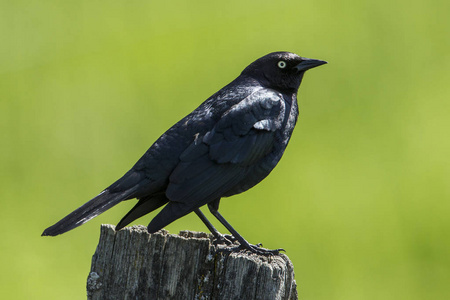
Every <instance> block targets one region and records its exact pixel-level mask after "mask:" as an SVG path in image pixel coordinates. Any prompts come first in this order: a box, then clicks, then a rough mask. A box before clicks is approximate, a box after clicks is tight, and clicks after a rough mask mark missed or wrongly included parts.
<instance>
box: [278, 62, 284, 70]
mask: <svg viewBox="0 0 450 300" xmlns="http://www.w3.org/2000/svg"><path fill="white" fill-rule="evenodd" d="M278 68H280V69H284V68H286V62H285V61H284V60H280V61H279V62H278Z"/></svg>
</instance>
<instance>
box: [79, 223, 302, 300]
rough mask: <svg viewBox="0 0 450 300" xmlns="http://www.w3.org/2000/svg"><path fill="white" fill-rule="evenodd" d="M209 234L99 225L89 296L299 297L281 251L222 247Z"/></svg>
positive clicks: (291, 270) (167, 297)
mask: <svg viewBox="0 0 450 300" xmlns="http://www.w3.org/2000/svg"><path fill="white" fill-rule="evenodd" d="M227 249H229V246H228V247H226V246H224V245H219V246H216V245H213V243H212V238H211V236H210V235H209V234H206V233H202V232H190V231H182V232H180V234H179V235H174V234H169V233H168V232H167V231H165V230H161V231H159V232H157V233H154V234H151V235H150V234H148V233H147V230H146V228H145V227H144V226H133V227H128V228H124V229H123V230H120V231H118V232H116V231H115V230H114V226H112V225H102V227H101V234H100V241H99V244H98V246H97V250H96V251H95V254H94V256H93V258H92V266H91V272H90V274H89V277H88V280H87V293H88V299H91V300H95V299H110V300H119V299H120V300H124V299H139V300H141V299H177V300H178V299H193V300H194V299H198V300H202V299H205V300H206V299H224V300H225V299H226V300H230V299H270V300H274V299H280V300H281V299H298V296H297V285H296V282H295V280H294V267H293V265H292V263H291V261H290V260H289V258H288V257H287V256H286V255H284V254H281V255H277V256H272V257H266V256H259V255H256V254H253V253H249V252H246V251H245V252H244V251H239V252H238V251H234V252H230V251H226V250H227Z"/></svg>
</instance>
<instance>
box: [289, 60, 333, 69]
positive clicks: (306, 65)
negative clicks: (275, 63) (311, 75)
mask: <svg viewBox="0 0 450 300" xmlns="http://www.w3.org/2000/svg"><path fill="white" fill-rule="evenodd" d="M302 59H303V60H302V62H301V63H299V64H298V65H296V66H295V67H294V68H295V69H297V70H298V71H299V72H304V71H306V70H309V69H312V68H315V67H318V66H321V65H324V64H327V62H326V61H324V60H318V59H311V58H305V57H302Z"/></svg>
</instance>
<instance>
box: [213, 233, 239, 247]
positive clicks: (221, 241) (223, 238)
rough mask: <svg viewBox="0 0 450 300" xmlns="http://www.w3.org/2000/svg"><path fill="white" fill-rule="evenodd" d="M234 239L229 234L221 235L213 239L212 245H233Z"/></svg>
mask: <svg viewBox="0 0 450 300" xmlns="http://www.w3.org/2000/svg"><path fill="white" fill-rule="evenodd" d="M235 241H236V239H235V238H234V237H233V236H232V235H229V234H221V235H220V236H219V237H215V238H214V240H213V244H214V245H227V246H230V245H233V244H234V242H235Z"/></svg>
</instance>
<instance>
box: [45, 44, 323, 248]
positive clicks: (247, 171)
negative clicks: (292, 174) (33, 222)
mask: <svg viewBox="0 0 450 300" xmlns="http://www.w3.org/2000/svg"><path fill="white" fill-rule="evenodd" d="M323 64H326V62H325V61H322V60H316V59H309V58H304V57H300V56H298V55H296V54H293V53H289V52H274V53H270V54H268V55H266V56H263V57H261V58H259V59H257V60H256V61H254V62H253V63H251V64H250V65H249V66H248V67H246V68H245V69H244V71H242V73H241V75H239V76H238V77H237V78H236V79H235V80H233V81H232V82H231V83H230V84H228V85H227V86H225V87H224V88H222V89H221V90H219V91H218V92H217V93H215V94H214V95H212V96H211V97H209V98H208V99H207V100H206V101H205V102H203V103H202V104H201V105H200V106H199V107H198V108H197V109H195V110H194V111H193V112H191V113H190V114H189V115H187V116H186V117H184V118H183V119H182V120H180V121H179V122H178V123H176V124H175V125H174V126H172V127H171V128H170V129H169V130H167V131H166V132H165V133H164V134H163V135H162V136H161V137H160V138H159V139H158V140H157V141H156V142H155V143H154V144H153V145H152V146H151V147H150V148H149V149H148V150H147V152H145V154H144V155H143V156H142V157H141V158H140V159H139V160H138V161H137V163H136V164H135V165H134V166H133V167H132V168H131V170H129V171H128V172H127V173H126V174H125V175H124V176H123V177H122V178H120V179H119V180H117V181H116V182H114V183H113V184H112V185H110V186H109V187H108V188H106V189H105V190H103V191H102V192H101V193H100V194H99V195H98V196H96V197H94V198H93V199H92V200H90V201H89V202H87V203H85V204H84V205H82V206H81V207H79V208H78V209H76V210H75V211H74V212H72V213H70V214H69V215H68V216H66V217H65V218H63V219H62V220H61V221H59V222H57V223H56V224H55V225H53V226H51V227H49V228H47V229H46V230H45V231H44V233H43V234H42V235H43V236H55V235H58V234H62V233H64V232H66V231H69V230H71V229H74V228H76V227H78V226H80V225H82V224H84V223H86V222H87V221H89V220H90V219H92V218H94V217H96V216H98V215H99V214H101V213H103V212H104V211H106V210H107V209H109V208H111V207H113V206H114V205H116V204H118V203H119V202H121V201H123V200H128V199H133V198H137V199H138V200H139V201H138V202H137V204H136V205H135V206H134V207H133V208H132V209H131V210H130V211H129V212H128V213H127V214H126V215H125V216H124V217H123V219H122V220H121V221H120V222H119V224H118V225H117V227H116V230H120V229H121V228H123V227H125V226H126V225H128V224H129V223H131V222H132V221H134V220H136V219H137V218H139V217H142V216H143V215H145V214H148V213H150V212H152V211H153V210H155V209H157V208H159V207H161V206H163V205H165V207H164V208H163V209H162V210H161V211H160V213H159V214H157V215H156V216H155V217H154V218H153V220H152V221H151V222H150V224H149V225H148V232H149V233H154V232H156V231H158V230H160V229H162V228H163V227H165V226H166V225H168V224H170V223H171V222H173V221H175V220H176V219H178V218H180V217H183V216H184V215H186V214H188V213H190V212H195V213H196V214H197V215H198V216H199V217H200V219H201V220H202V221H203V222H204V223H205V225H206V226H207V227H208V229H209V230H210V231H211V232H212V233H213V235H214V236H215V238H217V239H218V240H220V241H225V242H227V241H229V240H228V239H226V238H225V237H224V236H223V235H221V234H220V233H219V232H218V231H217V230H216V229H215V228H214V226H212V224H211V223H210V222H209V221H208V220H207V219H206V217H205V216H204V215H203V213H202V212H201V211H200V209H199V208H200V207H201V206H203V205H205V204H208V208H209V210H210V211H211V213H212V214H213V215H214V216H215V217H216V218H217V219H218V220H219V221H220V222H221V223H222V224H223V225H224V226H225V227H226V228H227V229H228V230H229V231H230V233H231V234H232V237H231V238H234V239H236V240H237V241H238V242H239V243H240V245H241V247H242V248H245V249H247V250H250V251H252V252H255V253H259V254H272V253H278V250H281V249H277V250H267V249H264V248H261V247H259V245H256V246H255V245H251V244H249V243H248V242H247V241H246V240H245V239H244V238H242V236H241V235H239V234H238V233H237V232H236V230H234V229H233V227H231V225H230V224H229V223H228V222H227V221H226V220H225V219H224V218H223V217H222V215H221V214H220V213H219V212H218V208H219V202H220V199H221V198H222V197H228V196H232V195H235V194H238V193H242V192H244V191H246V190H248V189H249V188H251V187H253V186H254V185H256V184H258V183H259V182H260V181H261V180H263V179H264V178H265V177H266V176H267V175H269V173H270V172H271V171H272V169H273V168H274V167H275V166H276V165H277V163H278V161H279V160H280V159H281V156H282V155H283V153H284V150H285V149H286V146H287V144H288V142H289V139H290V137H291V134H292V131H293V130H294V126H295V124H296V121H297V116H298V107H297V91H298V88H299V86H300V83H301V81H302V78H303V75H304V73H305V71H307V70H309V69H311V68H314V67H317V66H320V65H323Z"/></svg>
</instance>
